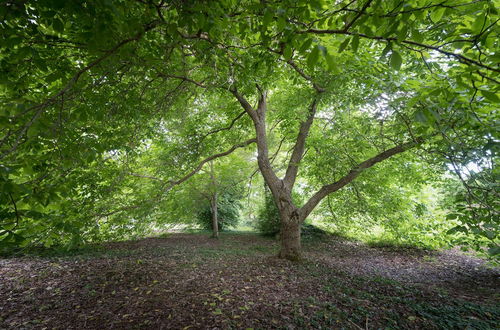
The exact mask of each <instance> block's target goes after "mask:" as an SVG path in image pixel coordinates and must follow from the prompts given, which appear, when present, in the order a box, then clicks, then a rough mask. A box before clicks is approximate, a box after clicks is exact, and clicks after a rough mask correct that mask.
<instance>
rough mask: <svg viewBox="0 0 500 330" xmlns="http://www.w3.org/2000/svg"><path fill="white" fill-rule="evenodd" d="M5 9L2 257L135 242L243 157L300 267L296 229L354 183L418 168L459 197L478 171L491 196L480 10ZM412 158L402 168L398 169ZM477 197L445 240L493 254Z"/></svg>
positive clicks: (489, 36) (488, 50)
mask: <svg viewBox="0 0 500 330" xmlns="http://www.w3.org/2000/svg"><path fill="white" fill-rule="evenodd" d="M1 8H2V9H1V10H2V12H1V14H2V15H3V16H4V20H3V23H2V24H1V28H2V36H3V37H4V38H3V39H4V40H5V42H4V43H3V44H2V46H1V47H2V54H3V55H2V57H1V62H0V66H1V70H2V78H3V79H2V81H3V85H2V86H3V87H2V90H1V93H2V94H1V95H2V101H3V102H2V104H3V106H2V112H1V114H0V116H1V119H0V121H1V123H2V131H1V132H2V136H1V140H0V148H1V154H2V156H1V157H2V166H1V167H0V172H1V180H2V181H1V182H2V195H1V199H0V200H1V205H2V214H3V217H2V218H3V219H5V220H4V221H3V222H2V228H3V230H2V234H1V235H2V241H4V242H9V244H14V245H19V244H24V243H22V242H30V241H31V242H33V241H37V240H38V239H41V240H43V241H45V242H46V243H48V244H49V245H50V242H51V240H52V239H56V238H57V237H61V235H60V233H61V232H63V233H64V235H63V236H67V238H65V239H66V240H73V239H75V240H76V241H78V240H81V239H84V238H85V237H90V236H89V235H91V233H95V232H96V231H97V232H99V229H98V228H102V226H103V225H104V223H105V224H106V226H110V228H113V231H117V230H118V228H127V226H129V225H128V224H130V223H133V224H134V227H135V228H139V227H140V224H141V223H148V222H149V221H155V220H153V219H154V217H155V216H154V214H155V213H154V212H152V211H158V212H160V211H159V210H161V209H162V208H164V207H166V206H165V205H166V203H163V202H162V201H164V198H165V195H167V193H168V192H171V191H172V189H174V187H175V186H176V185H177V184H178V183H183V182H185V181H186V180H187V179H188V178H186V176H189V175H190V173H192V171H193V169H194V170H196V169H199V166H198V165H200V164H204V163H205V162H204V160H206V159H208V158H209V157H210V156H211V155H213V154H215V155H220V156H222V155H226V152H227V153H230V152H232V151H234V150H235V149H237V148H239V147H243V146H246V145H249V144H252V143H253V142H256V144H257V149H258V157H257V158H258V163H259V167H260V171H261V173H262V174H263V176H264V178H265V180H266V182H267V184H268V185H269V187H270V190H271V192H272V195H273V198H274V200H275V202H276V205H277V207H278V209H279V210H280V215H281V222H282V225H283V230H282V231H284V232H285V231H286V232H287V233H289V235H288V236H289V237H288V236H287V235H282V237H284V238H283V244H284V245H283V250H282V256H284V257H290V258H296V257H298V256H299V255H300V241H299V237H300V233H299V229H298V228H299V227H300V223H301V222H303V221H304V219H305V218H306V217H307V216H309V215H310V214H311V212H312V211H313V210H314V209H315V207H316V206H317V205H318V204H319V203H320V202H321V201H322V200H324V199H325V198H327V196H331V194H332V193H334V192H337V191H340V190H339V189H341V188H342V187H344V186H345V185H347V184H349V183H350V182H351V181H353V180H354V179H356V180H361V182H370V183H372V186H374V185H375V184H374V182H377V179H376V178H377V177H379V176H380V175H382V176H384V177H387V178H393V179H391V180H394V178H395V177H397V173H396V172H397V170H396V168H399V169H400V168H403V169H405V168H409V167H410V168H411V166H412V165H411V164H412V163H414V160H413V157H417V158H419V159H420V160H421V164H431V165H432V169H433V171H435V172H436V175H439V174H440V173H444V172H447V171H449V168H450V167H451V168H453V169H454V171H455V175H458V176H459V177H460V179H461V180H462V181H463V182H464V183H467V181H468V180H470V178H473V177H474V176H473V175H469V174H467V173H466V171H465V170H464V168H465V167H467V166H468V167H470V166H471V164H474V166H476V167H477V168H478V169H480V170H478V171H475V172H482V171H485V172H484V173H491V175H486V176H484V178H489V180H488V182H489V183H488V184H482V185H476V186H477V187H478V188H479V190H480V191H482V192H485V193H486V192H487V194H488V196H496V195H495V186H494V183H493V182H495V175H497V174H496V170H495V157H496V154H495V151H496V150H495V148H497V147H498V143H497V141H498V135H497V134H498V131H497V128H496V127H497V126H496V125H495V121H496V120H497V119H498V118H497V116H498V113H496V112H495V111H494V110H495V108H496V106H497V103H498V96H497V94H496V93H497V91H498V72H499V69H498V66H497V64H496V63H497V60H498V53H497V49H498V44H497V43H498V25H497V20H498V13H497V10H496V8H495V6H494V4H493V2H491V1H477V2H466V1H452V0H450V1H446V2H434V1H421V0H414V1H405V2H404V3H402V2H400V1H369V0H368V1H341V2H328V1H313V2H310V1H298V2H297V1H268V2H265V3H261V2H253V1H248V2H233V1H221V2H217V3H210V5H207V4H206V3H204V2H202V1H200V2H191V3H185V2H176V1H174V2H169V3H165V2H164V1H157V2H154V1H124V2H113V3H108V2H106V1H92V2H86V1H79V2H71V3H66V2H60V1H37V2H30V3H29V4H28V3H23V2H6V3H4V5H2V7H1ZM254 138H256V140H252V139H254ZM417 148H418V150H417ZM409 149H412V152H414V153H415V154H414V156H406V155H404V156H403V155H399V154H401V153H403V152H406V151H407V150H409ZM415 150H416V151H415ZM396 155H398V156H396ZM393 156H396V158H395V160H392V159H390V160H389V158H392V157H393ZM382 161H384V162H386V161H389V162H390V163H389V164H390V165H391V166H389V165H382V163H381V164H378V163H380V162H382ZM375 164H377V166H374V165H375ZM379 165H382V168H381V166H379ZM385 166H388V167H385ZM299 170H300V171H299ZM191 176H192V175H191ZM191 176H189V177H191ZM492 179H493V181H491V180H492ZM391 184H392V186H393V187H395V186H399V185H398V184H397V183H395V182H391ZM490 184H491V185H490ZM368 186H369V184H368V185H367V187H368ZM469 186H470V185H469ZM481 187H482V188H481ZM484 187H488V189H487V190H484ZM357 188H358V190H359V185H358V187H357ZM352 189H356V188H354V187H353V188H352ZM297 190H299V193H302V194H304V195H306V196H307V197H311V198H309V199H308V198H304V204H303V205H297V204H295V203H294V201H293V200H292V198H291V196H292V192H293V191H297ZM473 191H474V189H466V192H467V196H468V197H467V198H464V200H465V204H464V205H465V206H464V207H465V208H463V209H462V212H461V213H460V214H462V215H463V217H460V219H475V220H464V221H466V223H467V224H466V225H465V226H461V227H457V228H456V230H459V231H463V232H472V230H473V228H476V230H475V232H476V234H477V235H480V236H481V235H482V236H483V237H485V238H486V239H488V240H489V242H490V243H489V244H491V246H490V247H491V248H494V247H495V246H496V244H497V241H496V234H490V233H496V231H497V226H498V224H497V223H496V222H495V220H487V219H494V217H495V216H496V215H497V214H498V212H497V205H495V204H494V203H493V204H492V203H491V202H484V203H482V205H484V207H485V209H487V210H488V211H487V212H488V216H487V217H489V218H487V219H486V218H484V219H482V218H481V217H482V216H478V213H480V212H479V211H477V212H476V211H472V210H474V209H477V205H479V204H478V202H477V199H478V198H480V197H481V199H482V200H483V201H491V200H494V198H490V197H488V198H486V197H484V196H483V194H480V193H474V192H473ZM363 192H364V193H366V194H372V195H375V196H376V195H377V194H378V190H376V189H374V190H372V191H370V189H366V190H364V189H363ZM387 195H390V194H389V193H388V194H387ZM334 199H336V200H337V202H340V200H341V199H339V198H334ZM330 202H332V199H331V200H330ZM344 202H345V201H344ZM374 205H383V203H381V204H378V202H377V203H374ZM335 207H338V208H342V206H336V205H334V206H333V208H335ZM372 209H376V207H374V208H372ZM481 210H482V208H481ZM457 214H458V213H457ZM450 217H451V216H450ZM457 218H458V216H457ZM481 219H482V220H481ZM475 224H477V225H475ZM486 224H490V225H488V226H486ZM485 226H486V227H487V228H486V227H485ZM488 228H489V229H488ZM124 230H125V229H124ZM40 233H43V234H42V235H40ZM486 233H488V234H486ZM488 235H489V236H488ZM50 237H52V238H50ZM287 237H288V238H287ZM490 237H491V238H490Z"/></svg>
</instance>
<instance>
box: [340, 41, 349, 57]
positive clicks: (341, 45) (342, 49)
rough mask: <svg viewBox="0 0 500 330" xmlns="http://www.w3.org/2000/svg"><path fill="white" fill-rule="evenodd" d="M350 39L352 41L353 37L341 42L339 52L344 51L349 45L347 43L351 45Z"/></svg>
mask: <svg viewBox="0 0 500 330" xmlns="http://www.w3.org/2000/svg"><path fill="white" fill-rule="evenodd" d="M349 41H351V39H349V38H347V39H346V40H344V41H343V42H342V43H341V44H340V47H339V53H342V52H343V51H344V49H345V48H346V47H347V45H349Z"/></svg>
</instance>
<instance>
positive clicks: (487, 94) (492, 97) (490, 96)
mask: <svg viewBox="0 0 500 330" xmlns="http://www.w3.org/2000/svg"><path fill="white" fill-rule="evenodd" d="M481 94H482V95H483V96H484V97H485V98H487V99H488V100H490V101H491V102H494V103H499V102H500V98H499V97H498V95H497V94H496V93H494V92H489V91H483V90H481Z"/></svg>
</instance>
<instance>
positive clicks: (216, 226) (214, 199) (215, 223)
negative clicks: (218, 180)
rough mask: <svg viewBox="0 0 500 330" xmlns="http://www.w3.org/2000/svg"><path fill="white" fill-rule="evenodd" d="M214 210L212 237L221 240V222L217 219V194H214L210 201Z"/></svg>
mask: <svg viewBox="0 0 500 330" xmlns="http://www.w3.org/2000/svg"><path fill="white" fill-rule="evenodd" d="M210 206H211V208H212V237H213V238H219V220H218V218H217V192H214V193H213V195H212V198H211V200H210Z"/></svg>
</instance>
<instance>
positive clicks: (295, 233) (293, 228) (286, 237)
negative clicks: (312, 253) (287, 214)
mask: <svg viewBox="0 0 500 330" xmlns="http://www.w3.org/2000/svg"><path fill="white" fill-rule="evenodd" d="M280 239H281V250H280V253H279V255H278V256H279V257H280V258H283V259H288V260H292V261H298V260H300V259H301V258H302V255H301V247H300V221H297V220H295V219H288V220H286V221H283V220H282V221H281V232H280Z"/></svg>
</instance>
